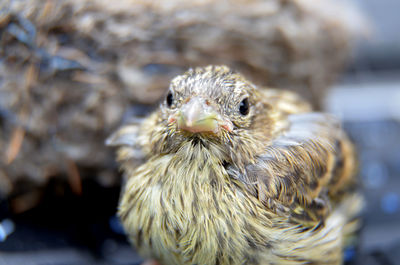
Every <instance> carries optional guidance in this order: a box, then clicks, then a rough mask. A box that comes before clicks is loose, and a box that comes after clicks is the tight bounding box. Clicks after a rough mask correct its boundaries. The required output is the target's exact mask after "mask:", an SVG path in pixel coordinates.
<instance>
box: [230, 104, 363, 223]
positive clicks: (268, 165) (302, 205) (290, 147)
mask: <svg viewBox="0 0 400 265" xmlns="http://www.w3.org/2000/svg"><path fill="white" fill-rule="evenodd" d="M287 117H288V122H289V126H288V128H287V130H286V131H284V132H282V133H281V134H280V135H279V136H277V137H275V139H274V140H273V141H272V142H271V144H270V145H269V146H268V147H267V148H266V150H265V152H264V153H263V154H261V155H260V156H259V157H258V160H257V162H256V163H254V164H249V165H247V166H246V169H245V171H244V172H243V171H241V172H239V170H236V169H234V168H228V173H229V174H230V175H231V176H232V177H234V178H237V179H239V180H241V181H242V182H243V183H245V187H246V188H247V189H248V190H249V191H250V192H251V193H252V194H254V195H255V196H257V197H258V198H259V200H260V201H262V202H263V203H264V205H266V207H268V208H270V209H271V210H273V211H275V212H277V213H278V214H281V215H285V216H287V217H289V218H290V219H291V220H293V221H295V222H299V223H302V224H310V225H315V224H316V223H318V222H320V221H322V220H323V219H324V218H325V217H326V216H327V214H328V213H329V211H330V208H331V207H333V206H334V204H336V203H337V202H339V201H340V199H341V197H342V196H343V195H344V194H345V193H346V192H348V189H352V188H354V186H355V183H356V181H355V177H354V175H355V174H354V173H355V168H356V159H355V154H354V150H353V146H352V144H351V142H350V141H349V140H348V138H347V136H346V134H345V133H344V132H343V130H342V129H341V126H340V123H339V122H338V121H337V120H336V119H335V118H334V117H332V116H331V115H328V114H323V113H315V112H314V113H312V112H311V113H310V112H309V113H300V114H291V115H288V116H287Z"/></svg>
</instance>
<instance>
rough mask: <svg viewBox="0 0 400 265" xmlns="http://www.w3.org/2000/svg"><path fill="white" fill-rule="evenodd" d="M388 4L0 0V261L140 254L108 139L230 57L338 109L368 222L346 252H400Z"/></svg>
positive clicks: (397, 90)
mask: <svg viewBox="0 0 400 265" xmlns="http://www.w3.org/2000/svg"><path fill="white" fill-rule="evenodd" d="M398 10H400V2H399V1H397V0H381V1H374V0H348V1H344V0H341V1H338V0H336V1H334V0H320V1H312V0H268V1H261V0H234V1H229V2H228V1H211V0H202V1H200V0H196V1H190V2H189V1H183V0H173V1H164V2H162V3H157V4H156V3H154V1H138V0H124V1H118V2H115V3H112V4H111V2H110V1H104V0H93V1H89V0H87V1H78V0H59V1H55V0H45V1H41V0H25V1H22V0H19V1H18V0H13V1H8V0H3V1H0V264H25V265H27V264H56V265H61V264H140V261H141V260H140V258H139V257H138V256H137V255H136V254H135V252H134V251H133V250H131V247H130V246H129V244H128V243H127V242H126V239H125V237H124V233H123V231H122V229H121V227H120V225H119V222H118V219H117V218H116V217H115V212H116V207H117V203H118V199H119V191H120V187H121V182H122V177H121V176H120V175H119V174H118V170H117V165H116V164H115V162H114V159H113V150H111V149H109V148H107V147H105V146H104V140H105V139H106V137H107V136H108V135H110V134H111V132H112V131H113V130H115V129H116V128H118V126H120V125H121V124H122V123H124V122H128V121H129V120H130V119H132V118H135V117H142V116H145V115H147V114H148V113H149V112H151V111H152V110H153V109H154V108H155V107H156V106H157V104H158V102H159V101H160V100H161V99H162V98H163V97H164V95H165V92H166V89H167V87H168V83H169V80H170V79H171V78H172V77H173V76H175V75H177V74H179V73H182V72H183V71H185V70H186V69H187V68H188V67H191V66H199V65H208V64H227V65H229V66H230V67H232V68H233V69H236V70H238V71H240V72H242V73H243V74H244V75H245V76H246V77H248V78H249V79H251V80H253V81H254V82H255V83H256V84H258V85H263V86H272V87H278V88H286V89H291V90H294V91H297V92H298V93H300V94H301V95H302V96H303V97H305V98H307V99H308V100H310V101H311V102H312V103H313V105H314V106H315V108H316V109H319V110H324V111H328V112H332V113H334V114H335V115H337V116H339V117H340V118H341V119H342V120H343V122H344V127H345V129H346V130H347V132H348V133H349V134H350V135H351V137H352V139H353V140H354V142H355V143H356V145H357V148H358V150H359V159H360V177H361V178H362V180H363V186H364V187H363V188H364V190H365V194H366V200H367V207H366V209H365V224H364V228H363V231H362V235H361V243H360V249H359V250H358V256H357V259H352V257H354V253H353V252H351V251H350V252H347V253H346V256H347V257H348V258H349V260H351V262H352V264H367V265H368V264H371V265H374V264H388V265H391V264H400V262H399V260H400V178H399V175H400V124H399V118H400V35H399V34H398V30H399V28H400V19H399V18H398Z"/></svg>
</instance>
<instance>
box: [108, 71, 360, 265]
mask: <svg viewBox="0 0 400 265" xmlns="http://www.w3.org/2000/svg"><path fill="white" fill-rule="evenodd" d="M169 91H170V92H169V93H168V95H167V99H166V100H165V102H163V103H162V104H161V106H160V108H159V109H158V110H157V111H156V112H154V113H153V114H152V115H150V116H149V117H148V118H146V119H144V120H143V121H138V122H137V123H132V124H128V125H125V126H123V127H122V128H121V129H120V130H118V131H117V132H116V133H114V134H113V135H112V136H111V137H110V138H109V139H108V144H110V145H114V146H118V147H119V148H118V156H117V160H118V161H119V162H120V163H121V165H122V169H123V171H124V173H125V175H126V177H127V183H126V187H125V189H124V191H123V194H122V197H121V202H120V207H119V215H120V218H121V220H122V223H123V225H124V227H125V229H126V231H127V233H128V235H129V237H130V239H131V241H132V243H133V244H134V245H135V247H136V248H137V250H138V251H139V253H140V254H141V255H143V256H144V257H149V258H155V259H157V260H159V261H160V262H161V263H162V264H340V263H341V262H342V255H343V253H342V252H343V248H344V247H345V245H346V244H347V243H349V242H348V241H349V240H351V238H352V237H351V235H352V234H353V233H354V232H355V230H356V229H357V219H356V218H357V216H358V214H359V212H360V210H361V206H362V199H361V197H360V195H359V194H358V193H357V179H356V178H355V168H356V160H355V154H354V149H353V146H352V144H351V143H350V141H349V140H348V138H347V136H346V134H345V133H344V132H343V130H342V129H341V127H340V124H339V122H338V121H337V120H336V119H335V118H334V117H332V116H330V115H328V114H323V113H315V112H312V110H311V107H310V106H309V104H307V103H306V102H304V101H303V100H302V99H301V98H300V97H298V96H297V95H295V94H293V93H290V92H285V91H281V90H273V89H269V88H265V89H264V88H263V89H257V88H256V87H255V86H254V85H253V84H252V83H250V82H249V81H247V80H246V79H244V78H243V77H242V76H241V75H240V74H238V73H234V72H232V71H231V70H230V69H228V68H227V67H225V66H208V67H205V68H196V69H190V70H189V71H188V72H186V73H185V74H183V75H181V76H178V77H176V78H175V79H173V80H172V82H171V85H170V89H169Z"/></svg>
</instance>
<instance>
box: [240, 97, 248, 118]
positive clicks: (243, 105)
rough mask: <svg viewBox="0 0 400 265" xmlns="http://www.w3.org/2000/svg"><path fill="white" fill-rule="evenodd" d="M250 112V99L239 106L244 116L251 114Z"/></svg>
mask: <svg viewBox="0 0 400 265" xmlns="http://www.w3.org/2000/svg"><path fill="white" fill-rule="evenodd" d="M249 111H250V109H249V98H245V99H243V100H242V101H241V102H240V104H239V112H240V114H242V115H247V114H249Z"/></svg>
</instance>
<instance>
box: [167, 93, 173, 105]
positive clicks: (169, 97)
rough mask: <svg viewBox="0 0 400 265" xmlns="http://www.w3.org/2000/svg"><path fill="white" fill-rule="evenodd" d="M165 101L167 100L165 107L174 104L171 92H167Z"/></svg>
mask: <svg viewBox="0 0 400 265" xmlns="http://www.w3.org/2000/svg"><path fill="white" fill-rule="evenodd" d="M166 100H167V106H168V107H171V106H172V103H173V102H174V96H173V95H172V92H171V91H169V92H168V95H167V98H166Z"/></svg>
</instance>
